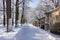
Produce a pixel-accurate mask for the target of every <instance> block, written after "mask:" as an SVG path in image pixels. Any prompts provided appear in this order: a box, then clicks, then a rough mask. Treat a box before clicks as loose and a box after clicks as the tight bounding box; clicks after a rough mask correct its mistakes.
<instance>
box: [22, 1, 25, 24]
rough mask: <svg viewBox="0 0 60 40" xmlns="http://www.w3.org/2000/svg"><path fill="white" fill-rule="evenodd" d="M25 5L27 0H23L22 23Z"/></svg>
mask: <svg viewBox="0 0 60 40" xmlns="http://www.w3.org/2000/svg"><path fill="white" fill-rule="evenodd" d="M24 7H25V0H23V6H22V15H21V25H22V22H23V18H24Z"/></svg>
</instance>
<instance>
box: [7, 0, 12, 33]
mask: <svg viewBox="0 0 60 40" xmlns="http://www.w3.org/2000/svg"><path fill="white" fill-rule="evenodd" d="M6 14H7V32H9V31H10V30H9V19H11V0H6Z"/></svg>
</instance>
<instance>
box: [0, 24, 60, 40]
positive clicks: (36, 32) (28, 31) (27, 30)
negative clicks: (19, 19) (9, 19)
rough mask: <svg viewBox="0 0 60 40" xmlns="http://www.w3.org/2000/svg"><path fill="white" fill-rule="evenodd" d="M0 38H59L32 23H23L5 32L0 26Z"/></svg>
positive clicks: (41, 39) (24, 39)
mask: <svg viewBox="0 0 60 40" xmlns="http://www.w3.org/2000/svg"><path fill="white" fill-rule="evenodd" d="M0 40H60V36H59V35H54V34H51V33H49V32H47V31H45V30H43V29H40V28H39V27H35V26H33V25H32V24H24V25H23V26H22V27H18V28H14V30H13V31H12V32H9V33H6V32H5V28H4V27H2V28H0Z"/></svg>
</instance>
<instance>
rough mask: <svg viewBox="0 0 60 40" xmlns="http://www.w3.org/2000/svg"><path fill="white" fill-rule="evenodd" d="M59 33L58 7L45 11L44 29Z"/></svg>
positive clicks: (59, 18)
mask: <svg viewBox="0 0 60 40" xmlns="http://www.w3.org/2000/svg"><path fill="white" fill-rule="evenodd" d="M47 29H50V31H51V32H53V33H56V34H58V33H59V34H60V7H57V8H55V9H54V10H52V11H50V12H47V13H45V30H47Z"/></svg>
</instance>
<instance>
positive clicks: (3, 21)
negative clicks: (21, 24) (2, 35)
mask: <svg viewBox="0 0 60 40" xmlns="http://www.w3.org/2000/svg"><path fill="white" fill-rule="evenodd" d="M3 15H4V16H3V25H4V26H5V1H4V0H3Z"/></svg>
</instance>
